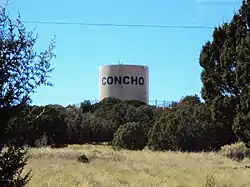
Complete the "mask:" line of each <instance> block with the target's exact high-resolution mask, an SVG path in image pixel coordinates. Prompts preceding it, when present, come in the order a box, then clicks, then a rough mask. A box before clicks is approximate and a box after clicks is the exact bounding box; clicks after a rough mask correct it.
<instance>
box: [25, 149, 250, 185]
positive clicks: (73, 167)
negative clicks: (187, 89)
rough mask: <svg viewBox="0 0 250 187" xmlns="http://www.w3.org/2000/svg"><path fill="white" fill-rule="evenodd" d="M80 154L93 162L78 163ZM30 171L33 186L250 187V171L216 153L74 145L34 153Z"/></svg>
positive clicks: (244, 163)
mask: <svg viewBox="0 0 250 187" xmlns="http://www.w3.org/2000/svg"><path fill="white" fill-rule="evenodd" d="M79 153H84V154H86V155H87V157H88V158H89V159H90V162H89V163H80V162H79V161H78V160H77V156H78V154H79ZM30 155H31V158H30V160H29V163H28V165H27V167H26V168H25V170H26V171H28V170H29V169H32V175H33V176H32V179H31V181H30V183H29V185H28V186H30V187H33V186H34V187H39V186H48V187H54V186H58V187H59V186H68V187H74V186H81V187H85V186H86V187H92V186H93V187H94V186H95V187H109V186H117V187H120V186H136V187H140V186H141V187H148V186H157V187H161V186H167V187H168V186H169V187H172V186H176V187H177V186H178V187H184V186H185V187H187V186H190V187H202V186H204V187H212V186H216V187H217V186H218V187H226V186H228V187H232V186H235V187H236V186H237V187H243V186H245V187H246V186H249V184H250V177H249V176H250V169H247V168H245V165H247V164H250V162H249V160H243V161H242V162H240V163H239V162H236V161H232V160H230V159H228V158H225V157H223V156H220V155H218V154H216V153H174V152H165V153H164V152H151V151H146V150H144V151H127V150H120V151H115V150H113V149H111V148H110V147H108V146H101V145H82V146H76V145H72V146H69V147H67V148H62V149H50V148H39V149H31V150H30Z"/></svg>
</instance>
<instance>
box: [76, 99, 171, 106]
mask: <svg viewBox="0 0 250 187" xmlns="http://www.w3.org/2000/svg"><path fill="white" fill-rule="evenodd" d="M83 101H84V100H83ZM88 101H90V102H91V104H95V103H98V102H99V100H97V99H94V100H88ZM172 103H173V101H167V100H158V99H155V100H150V101H149V102H148V104H149V105H151V106H157V107H169V106H170V105H171V104H172ZM80 104H81V103H77V104H74V105H75V106H76V107H80Z"/></svg>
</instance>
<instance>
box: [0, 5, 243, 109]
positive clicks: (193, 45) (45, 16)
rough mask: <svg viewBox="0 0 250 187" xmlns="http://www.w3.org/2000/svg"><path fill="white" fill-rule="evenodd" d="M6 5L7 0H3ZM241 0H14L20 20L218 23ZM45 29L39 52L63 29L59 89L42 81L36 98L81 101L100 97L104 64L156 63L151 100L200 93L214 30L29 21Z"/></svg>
mask: <svg viewBox="0 0 250 187" xmlns="http://www.w3.org/2000/svg"><path fill="white" fill-rule="evenodd" d="M0 2H1V3H3V0H0ZM240 2H241V1H240V0H235V1H233V0H231V1H230V0H222V1H220V0H217V1H215V0H214V1H210V0H181V1H174V0H154V1H152V0H151V1H149V0H105V1H104V0H89V1H87V0H71V1H66V0H35V1H34V0H10V2H9V7H8V9H9V11H10V14H11V16H12V17H13V18H14V17H16V16H17V13H18V12H19V13H20V14H21V16H22V20H25V21H63V22H85V23H116V24H150V25H151V24H154V25H155V24H158V25H205V26H215V25H218V24H220V23H222V22H223V21H226V20H230V19H231V18H232V15H233V12H234V10H237V9H238V8H239V5H240ZM25 25H26V27H27V28H30V29H32V28H35V27H36V31H37V32H38V37H39V39H38V40H37V45H36V48H35V49H36V50H37V51H42V50H44V49H46V47H47V46H48V44H49V41H50V39H51V38H52V37H53V35H56V49H55V53H56V56H57V57H56V59H54V60H52V61H51V63H52V66H53V67H54V68H55V71H54V72H53V73H52V75H51V76H52V78H51V81H52V82H53V83H54V87H52V88H50V87H41V88H39V89H38V90H37V93H36V94H35V95H34V96H33V97H32V98H33V104H37V105H45V104H61V105H68V104H75V103H79V102H81V101H83V100H85V99H88V100H94V99H98V66H99V65H102V64H117V63H118V62H119V60H121V62H123V63H124V64H139V65H146V66H148V67H149V75H150V78H149V79H150V81H149V98H150V100H155V99H159V100H169V101H170V100H179V99H180V98H181V97H182V96H185V95H190V94H198V95H200V90H201V80H200V73H201V68H200V66H199V53H200V50H201V47H202V45H203V44H204V43H205V42H206V41H207V40H210V39H211V34H212V31H213V29H181V28H135V27H97V26H80V25H45V24H25Z"/></svg>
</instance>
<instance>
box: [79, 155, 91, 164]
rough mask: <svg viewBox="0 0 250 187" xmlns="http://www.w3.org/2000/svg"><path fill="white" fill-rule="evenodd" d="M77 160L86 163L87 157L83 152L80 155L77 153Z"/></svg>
mask: <svg viewBox="0 0 250 187" xmlns="http://www.w3.org/2000/svg"><path fill="white" fill-rule="evenodd" d="M77 160H78V161H79V162H82V163H88V162H89V159H88V157H87V156H86V155H85V154H83V153H82V154H80V155H78V157H77Z"/></svg>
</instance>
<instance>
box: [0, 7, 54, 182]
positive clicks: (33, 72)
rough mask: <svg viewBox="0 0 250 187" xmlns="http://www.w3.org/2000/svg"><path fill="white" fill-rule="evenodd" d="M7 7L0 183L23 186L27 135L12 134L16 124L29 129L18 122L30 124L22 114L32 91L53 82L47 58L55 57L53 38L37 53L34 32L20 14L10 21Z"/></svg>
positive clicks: (2, 33)
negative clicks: (49, 80)
mask: <svg viewBox="0 0 250 187" xmlns="http://www.w3.org/2000/svg"><path fill="white" fill-rule="evenodd" d="M6 7H7V5H6V6H5V5H4V6H0V116H1V125H0V153H1V155H0V174H1V175H0V184H1V186H24V185H25V184H26V183H27V182H28V179H29V173H27V174H26V175H24V177H23V176H21V172H22V169H23V167H24V166H25V164H26V161H27V159H26V157H25V155H26V152H23V150H22V143H23V142H24V140H25V139H26V138H27V137H22V138H23V141H21V142H19V141H18V140H19V139H18V138H16V136H15V135H16V133H17V132H19V133H21V131H19V130H17V129H18V128H19V127H22V128H21V129H22V130H24V131H25V132H27V131H26V130H28V129H29V127H27V126H26V127H25V126H24V124H23V123H21V122H23V121H26V122H27V123H32V122H29V119H28V118H29V116H28V115H27V113H25V114H26V115H22V114H23V112H25V111H24V110H25V108H26V107H27V106H28V104H29V103H30V101H31V100H30V96H31V94H33V93H34V92H35V91H36V89H37V88H38V87H39V86H41V85H46V86H51V85H52V84H51V83H50V82H48V78H49V74H50V73H51V72H52V71H53V68H51V66H50V60H51V59H52V58H53V57H54V54H53V49H54V41H53V40H52V42H51V43H50V45H49V48H48V49H47V50H45V51H44V52H41V53H39V54H38V53H36V52H35V50H34V45H35V43H36V39H37V38H36V37H34V32H33V31H27V30H26V28H25V27H24V25H23V24H22V22H21V18H20V16H19V17H18V18H17V19H16V20H15V21H13V20H11V19H10V17H9V15H8V13H7V10H6ZM32 121H33V118H32ZM25 128H26V129H25ZM4 146H7V148H6V150H5V151H3V148H4Z"/></svg>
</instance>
